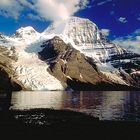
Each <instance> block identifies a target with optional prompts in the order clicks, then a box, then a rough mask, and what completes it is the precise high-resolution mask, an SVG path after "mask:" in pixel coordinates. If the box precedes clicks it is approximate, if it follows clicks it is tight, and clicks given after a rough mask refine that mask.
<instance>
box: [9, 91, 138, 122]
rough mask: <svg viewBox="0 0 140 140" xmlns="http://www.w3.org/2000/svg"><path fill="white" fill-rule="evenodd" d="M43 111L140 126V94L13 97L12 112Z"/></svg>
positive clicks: (37, 93)
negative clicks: (51, 110)
mask: <svg viewBox="0 0 140 140" xmlns="http://www.w3.org/2000/svg"><path fill="white" fill-rule="evenodd" d="M39 108H40V109H54V110H72V111H76V112H82V113H85V114H88V115H90V116H93V117H97V118H99V120H115V121H135V122H140V92H139V91H93V92H91V91H89V92H88V91H84V92H83V91H81V92H64V91H21V92H13V93H12V95H11V105H10V110H13V111H16V110H21V111H24V110H30V111H31V110H33V109H39ZM16 117H17V116H16ZM18 117H20V115H18Z"/></svg>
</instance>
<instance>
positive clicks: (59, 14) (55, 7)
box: [35, 0, 88, 21]
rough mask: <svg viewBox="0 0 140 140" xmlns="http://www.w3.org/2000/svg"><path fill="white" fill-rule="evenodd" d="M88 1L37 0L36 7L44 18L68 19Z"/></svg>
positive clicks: (54, 19) (52, 19) (53, 19)
mask: <svg viewBox="0 0 140 140" xmlns="http://www.w3.org/2000/svg"><path fill="white" fill-rule="evenodd" d="M87 3H88V1H87V0H36V3H35V7H36V11H37V12H38V14H39V15H40V16H41V17H42V18H44V19H47V20H51V21H57V20H65V19H67V18H68V17H70V16H71V15H73V14H74V13H75V12H77V11H78V10H80V9H83V8H85V6H86V5H87Z"/></svg>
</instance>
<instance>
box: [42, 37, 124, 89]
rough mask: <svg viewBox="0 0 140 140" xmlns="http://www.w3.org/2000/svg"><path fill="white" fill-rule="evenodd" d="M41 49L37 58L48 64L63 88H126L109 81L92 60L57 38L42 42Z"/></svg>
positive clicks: (51, 72)
mask: <svg viewBox="0 0 140 140" xmlns="http://www.w3.org/2000/svg"><path fill="white" fill-rule="evenodd" d="M42 47H43V50H42V51H41V52H39V57H40V58H41V59H42V60H44V61H46V63H48V64H49V66H50V67H49V69H48V71H49V72H50V74H52V75H53V76H55V77H56V78H57V79H58V80H60V81H61V83H62V84H63V86H64V87H65V88H71V89H73V90H95V89H101V88H102V90H107V89H108V90H109V89H112V90H114V89H113V88H115V89H117V86H118V88H120V87H121V86H124V87H127V85H119V84H117V83H114V82H112V81H110V79H108V78H107V77H106V76H105V75H103V74H102V73H101V72H100V71H99V70H98V68H97V66H96V64H95V62H94V60H93V59H92V58H89V57H86V56H85V55H84V54H82V53H80V51H78V50H76V49H75V48H73V47H72V46H71V44H66V43H64V41H63V40H62V39H60V38H59V37H57V36H56V37H54V38H53V39H51V40H48V41H46V42H44V43H43V46H42ZM101 86H102V87H101Z"/></svg>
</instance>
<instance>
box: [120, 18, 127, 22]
mask: <svg viewBox="0 0 140 140" xmlns="http://www.w3.org/2000/svg"><path fill="white" fill-rule="evenodd" d="M118 20H119V21H120V22H121V23H126V22H127V19H126V18H125V17H120V18H119V19H118Z"/></svg>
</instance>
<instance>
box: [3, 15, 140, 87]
mask: <svg viewBox="0 0 140 140" xmlns="http://www.w3.org/2000/svg"><path fill="white" fill-rule="evenodd" d="M62 23H63V24H61V23H59V24H57V26H56V27H55V26H52V25H51V26H50V27H48V28H47V29H46V30H44V32H42V33H38V32H37V31H35V29H34V28H33V27H31V26H28V27H25V28H23V27H21V28H20V29H18V30H17V31H16V33H15V34H14V35H12V36H10V37H8V36H4V38H3V37H2V38H0V44H2V45H3V46H5V47H7V48H8V49H9V50H10V48H11V47H13V46H14V48H15V50H14V51H15V55H16V56H17V62H15V63H13V70H14V71H15V74H16V78H17V80H18V81H20V82H21V83H22V84H23V85H24V86H25V88H27V89H30V90H64V89H65V86H63V84H62V83H65V84H64V85H67V81H63V82H62V81H61V80H60V79H59V78H58V75H61V74H60V73H62V74H63V71H62V70H61V71H60V73H59V74H58V75H56V74H54V73H51V72H50V71H51V70H52V69H50V67H52V64H49V63H48V59H50V58H49V57H50V56H49V53H48V52H46V51H43V50H45V48H46V46H48V45H47V44H46V42H47V41H48V42H51V41H52V39H54V38H55V37H56V36H57V37H59V38H60V39H61V40H62V41H63V43H62V41H61V43H62V44H63V45H62V46H65V47H66V46H67V47H70V46H72V48H73V49H72V48H71V49H72V50H75V51H74V52H77V54H79V55H80V56H83V58H90V59H88V61H89V60H90V63H89V62H88V61H87V60H86V62H84V61H85V60H84V59H82V63H83V62H84V63H86V64H85V65H90V68H89V69H90V70H91V69H92V64H93V63H94V65H96V67H97V68H98V69H99V72H100V73H101V76H102V78H103V77H106V79H110V80H109V81H110V82H112V84H114V83H115V84H116V85H123V86H124V87H125V86H126V87H129V86H130V87H133V86H134V87H135V86H136V87H139V86H140V85H139V84H137V83H138V82H137V79H139V71H140V67H139V64H140V61H139V57H140V56H139V55H138V54H137V55H136V54H135V53H132V52H129V51H128V50H125V49H123V48H120V47H119V46H117V45H115V44H114V43H112V42H111V41H109V40H108V39H106V38H105V36H104V35H102V33H101V32H100V30H99V29H98V27H97V26H96V24H94V23H93V22H92V21H90V20H88V19H83V18H79V17H72V18H70V19H69V20H68V21H65V22H62ZM60 26H61V28H59V27H60ZM52 42H53V41H52ZM61 43H60V44H59V45H60V46H61ZM64 43H65V45H64ZM55 45H56V43H55V42H54V43H53V44H50V47H51V46H53V47H54V48H55ZM48 47H49V46H48ZM54 48H52V50H53V49H54ZM55 49H56V50H57V51H59V53H58V54H57V55H58V56H57V57H60V56H61V55H60V54H61V53H62V52H63V49H64V48H63V49H62V48H61V49H60V48H59V49H58V48H55ZM76 50H77V51H76ZM48 51H50V50H48ZM41 52H42V55H47V56H46V58H47V57H48V58H47V59H46V58H45V59H44V58H43V57H42V56H41V55H40V53H41ZM44 52H45V53H44ZM65 53H66V54H69V53H70V52H69V49H68V50H67V49H66V50H65ZM65 53H64V54H65ZM74 54H75V53H74ZM77 54H75V55H77ZM50 55H52V56H53V51H52V52H51V51H50ZM55 55H56V54H55ZM55 55H54V56H55ZM75 55H73V57H74V58H73V59H72V58H71V55H70V54H69V55H68V56H67V57H70V58H71V59H70V60H71V61H72V62H73V63H74V62H76V61H77V59H78V58H77V57H75ZM40 58H41V59H40ZM42 58H43V60H42ZM51 59H52V58H51ZM135 59H136V60H135ZM54 60H56V59H55V58H54ZM128 60H129V61H133V62H134V64H135V65H134V66H132V64H131V63H128ZM60 61H62V62H63V61H65V60H63V59H62V60H60V59H59V62H60ZM72 62H69V63H71V64H72ZM65 65H67V64H65ZM125 65H127V67H125ZM137 65H138V66H137ZM78 66H80V67H81V64H80V63H79V61H77V65H74V66H72V67H73V68H69V69H67V70H68V71H75V72H76V73H77V68H78ZM59 67H62V68H63V66H62V65H59ZM74 69H75V70H74ZM82 69H84V67H82ZM85 69H86V68H85ZM90 70H89V71H90ZM56 71H57V70H56ZM91 71H92V70H91ZM132 71H133V73H132ZM56 73H57V72H56ZM93 73H94V72H93ZM77 75H80V73H77ZM68 76H69V77H70V75H68ZM79 79H80V77H77V76H76V75H75V76H74V77H73V81H77V80H78V81H79ZM89 79H90V76H89V77H88V79H87V80H86V82H87V81H89ZM92 79H94V76H93V77H92ZM97 81H98V80H97ZM131 81H133V82H131ZM80 82H81V81H79V84H81V83H80ZM82 82H83V81H82ZM70 83H72V82H70ZM89 83H90V82H87V85H89ZM108 84H109V83H108ZM105 85H106V84H105ZM71 86H72V85H71ZM102 86H103V85H102ZM106 87H107V85H106ZM112 87H113V86H112ZM79 88H80V87H79ZM76 90H78V89H76ZM79 90H80V89H79Z"/></svg>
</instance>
